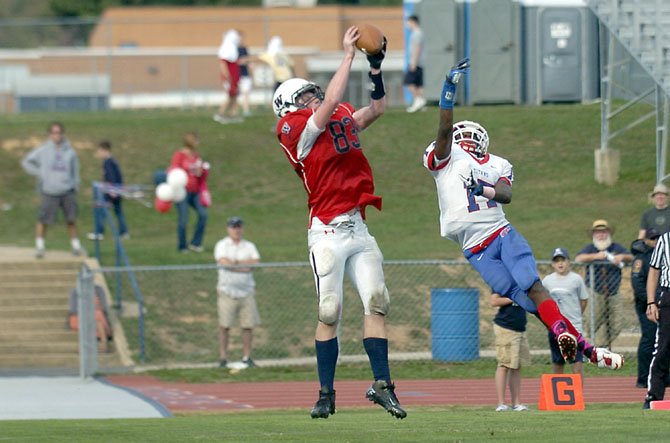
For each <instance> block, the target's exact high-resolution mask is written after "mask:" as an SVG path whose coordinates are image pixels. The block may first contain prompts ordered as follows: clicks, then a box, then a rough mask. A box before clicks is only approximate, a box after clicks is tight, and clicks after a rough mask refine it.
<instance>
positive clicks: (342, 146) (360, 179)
mask: <svg viewBox="0 0 670 443" xmlns="http://www.w3.org/2000/svg"><path fill="white" fill-rule="evenodd" d="M313 112H314V110H312V109H300V110H298V111H295V112H291V113H289V114H287V115H286V116H284V117H283V118H282V119H281V120H279V123H278V124H277V138H278V139H279V143H280V145H281V147H282V148H283V150H284V153H285V154H286V157H288V159H289V161H290V162H291V165H293V169H295V172H296V173H297V174H298V176H299V177H300V178H301V180H302V182H303V185H304V186H305V190H306V191H307V205H308V207H309V211H310V217H309V219H310V224H311V220H312V217H318V218H319V220H321V221H322V222H323V223H326V224H328V223H330V222H331V220H333V218H335V217H336V216H338V215H340V214H343V213H345V212H349V211H351V210H352V209H354V208H356V207H358V208H360V210H361V215H362V216H363V218H365V207H366V206H367V205H372V206H374V207H375V208H377V209H379V210H381V207H382V198H381V197H379V196H376V195H374V191H375V185H374V181H373V179H372V170H371V169H370V164H369V163H368V160H367V159H366V158H365V155H364V154H363V150H362V147H361V143H360V140H359V139H358V134H357V133H358V127H357V125H356V122H355V121H354V117H353V114H354V108H353V106H351V104H349V103H340V105H339V106H338V107H337V108H336V109H335V112H334V113H333V115H331V117H330V120H328V123H327V124H326V129H325V130H324V132H322V133H321V134H320V135H319V136H318V137H317V139H316V141H315V142H314V145H313V146H312V149H311V151H310V152H309V154H308V155H307V157H305V158H304V159H302V160H298V153H297V147H298V141H299V140H300V135H301V134H302V132H303V130H304V129H305V126H306V124H307V120H308V119H309V118H310V117H311V116H312V114H313Z"/></svg>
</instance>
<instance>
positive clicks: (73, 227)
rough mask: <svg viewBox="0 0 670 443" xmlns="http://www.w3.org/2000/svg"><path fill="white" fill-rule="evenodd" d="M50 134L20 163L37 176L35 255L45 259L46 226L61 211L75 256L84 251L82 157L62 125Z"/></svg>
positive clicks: (54, 124)
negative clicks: (81, 233) (80, 222)
mask: <svg viewBox="0 0 670 443" xmlns="http://www.w3.org/2000/svg"><path fill="white" fill-rule="evenodd" d="M48 131H49V139H48V140H47V141H46V142H45V143H44V144H42V145H40V146H38V147H37V148H35V149H33V150H32V151H30V152H29V153H28V154H27V155H26V156H25V157H24V158H23V160H22V161H21V166H23V169H24V170H25V171H26V172H27V173H28V174H30V175H34V176H35V177H37V188H38V190H39V193H40V194H41V196H42V201H41V203H40V208H39V211H38V215H37V224H36V226H35V248H36V252H35V256H36V257H37V258H43V257H44V251H45V247H46V245H45V237H46V233H47V226H49V225H51V224H53V223H54V222H55V221H56V213H57V212H58V209H59V208H62V210H63V213H64V214H65V222H66V224H67V231H68V234H69V236H70V246H71V248H72V254H74V255H75V256H78V255H81V254H82V252H83V251H82V248H81V242H80V241H79V237H78V235H77V191H78V190H79V182H80V178H79V157H77V153H76V152H75V150H74V149H73V148H72V146H71V145H70V142H69V141H68V139H67V138H66V137H65V127H64V126H63V124H62V123H60V122H52V123H51V124H50V125H49V127H48Z"/></svg>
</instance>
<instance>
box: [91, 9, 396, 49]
mask: <svg viewBox="0 0 670 443" xmlns="http://www.w3.org/2000/svg"><path fill="white" fill-rule="evenodd" d="M363 22H365V23H371V24H373V25H375V26H377V27H378V28H380V29H381V30H382V31H383V32H384V34H385V35H386V37H387V39H388V40H389V42H390V43H389V46H390V47H391V48H392V49H395V50H402V49H403V48H404V43H403V19H402V8H401V7H376V8H372V7H368V8H362V7H342V6H318V7H314V8H235V7H221V8H196V7H191V8H146V7H144V8H109V9H107V10H106V11H105V12H104V14H103V15H102V17H101V20H100V23H99V24H98V25H97V26H96V27H95V29H94V30H93V32H92V34H91V37H90V41H89V45H90V46H92V47H107V46H112V47H118V46H138V47H170V46H173V47H174V46H177V47H182V46H191V47H192V46H201V47H202V46H217V47H218V45H219V44H220V43H221V37H222V35H223V33H224V32H225V31H226V30H228V29H231V28H235V29H238V30H240V31H242V32H243V33H244V36H245V41H246V44H247V45H248V46H260V47H265V45H266V42H267V41H268V40H269V39H270V37H272V36H274V35H279V36H281V37H282V39H283V40H284V46H309V47H317V48H318V49H319V50H320V51H335V50H339V49H341V47H342V36H343V34H344V31H345V30H346V28H347V27H348V26H350V25H352V24H357V23H363Z"/></svg>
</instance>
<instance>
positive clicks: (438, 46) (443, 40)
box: [415, 0, 463, 101]
mask: <svg viewBox="0 0 670 443" xmlns="http://www.w3.org/2000/svg"><path fill="white" fill-rule="evenodd" d="M457 13H458V12H457V8H456V2H455V1H454V0H423V1H422V2H421V3H419V4H418V5H417V8H416V9H415V14H416V15H417V16H418V17H419V20H420V23H419V25H420V26H421V29H422V30H423V35H424V45H425V56H426V65H425V66H424V67H423V88H424V91H423V92H424V96H425V97H426V99H427V100H432V101H439V100H440V94H441V93H442V85H443V83H444V77H445V76H446V75H447V73H448V72H449V69H450V68H451V67H452V66H453V65H454V64H456V61H457V53H458V45H459V42H458V38H457V32H458V30H459V29H458V25H457V20H456V14H457ZM458 90H459V92H460V91H462V90H463V88H462V87H461V88H458Z"/></svg>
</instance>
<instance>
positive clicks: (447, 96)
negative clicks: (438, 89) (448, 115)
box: [440, 79, 456, 109]
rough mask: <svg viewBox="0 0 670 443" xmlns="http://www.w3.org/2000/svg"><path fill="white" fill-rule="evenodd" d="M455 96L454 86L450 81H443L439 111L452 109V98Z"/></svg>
mask: <svg viewBox="0 0 670 443" xmlns="http://www.w3.org/2000/svg"><path fill="white" fill-rule="evenodd" d="M455 96H456V85H455V84H453V83H452V82H451V80H449V79H446V80H444V85H443V86H442V95H441V96H440V109H454V97H455Z"/></svg>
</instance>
